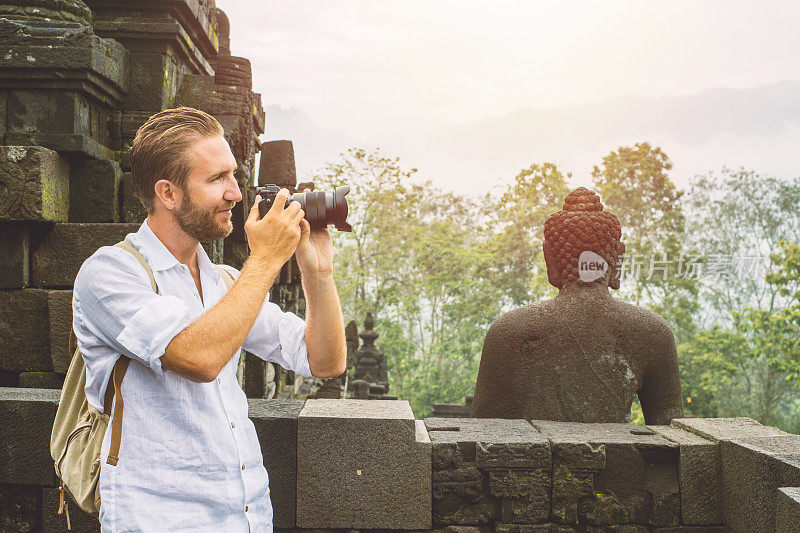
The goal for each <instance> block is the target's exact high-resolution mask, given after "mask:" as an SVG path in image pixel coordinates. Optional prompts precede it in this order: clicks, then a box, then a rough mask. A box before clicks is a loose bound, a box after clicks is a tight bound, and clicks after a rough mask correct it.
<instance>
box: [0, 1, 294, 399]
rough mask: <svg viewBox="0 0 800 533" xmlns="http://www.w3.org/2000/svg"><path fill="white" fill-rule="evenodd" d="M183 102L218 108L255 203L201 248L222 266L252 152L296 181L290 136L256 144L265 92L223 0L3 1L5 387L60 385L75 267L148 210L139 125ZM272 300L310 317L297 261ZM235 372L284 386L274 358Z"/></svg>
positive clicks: (0, 155)
mask: <svg viewBox="0 0 800 533" xmlns="http://www.w3.org/2000/svg"><path fill="white" fill-rule="evenodd" d="M179 105H188V106H192V107H196V108H199V109H202V110H204V111H206V112H208V113H210V114H212V115H213V116H215V117H216V118H217V119H218V120H219V121H220V123H221V124H222V125H223V127H224V129H225V136H226V138H227V140H228V142H229V143H230V146H231V149H232V151H233V154H234V155H235V157H236V160H237V162H238V164H239V169H238V171H237V173H236V178H237V180H238V182H239V185H240V187H241V189H242V194H243V197H244V198H248V200H249V202H244V201H243V202H240V203H239V204H238V205H237V206H236V208H235V209H234V213H233V223H234V228H235V229H234V232H233V233H232V234H231V235H230V236H229V237H228V238H227V239H225V240H224V242H223V241H222V240H220V241H215V242H209V243H204V244H203V246H204V247H205V249H206V250H207V252H208V254H209V256H210V257H211V259H212V261H214V262H215V263H222V262H224V263H227V264H230V265H233V266H235V267H237V268H241V266H242V264H243V263H244V261H245V259H246V258H247V254H248V250H249V249H248V246H247V242H246V235H245V233H244V229H243V224H244V220H245V215H246V214H247V212H248V210H249V205H251V204H252V200H253V194H252V190H251V187H252V185H253V184H254V180H255V176H256V168H255V157H256V153H257V152H258V151H259V150H261V151H262V158H261V169H260V173H259V176H258V178H259V183H262V184H265V183H271V182H278V183H280V184H281V185H284V186H288V187H293V186H294V185H295V174H294V154H293V152H292V146H291V143H290V142H288V141H280V142H274V143H265V144H264V145H260V144H259V140H258V136H259V134H261V133H264V129H265V115H264V111H263V109H262V106H261V95H259V94H256V93H254V92H253V91H252V72H251V68H250V62H249V61H248V60H247V59H246V58H243V57H236V56H233V55H231V49H230V36H229V24H228V20H227V18H226V17H225V14H224V13H223V12H222V11H220V10H219V9H216V7H215V5H214V0H85V1H82V0H10V1H6V2H3V3H2V5H0V386H14V387H16V386H19V387H53V388H58V387H60V386H61V383H62V382H63V378H64V374H65V373H66V370H67V368H68V365H69V362H70V357H71V353H70V351H69V347H68V345H69V330H70V327H71V323H72V316H71V309H72V308H71V299H72V291H71V289H72V285H73V282H74V279H75V276H76V274H77V272H78V269H79V268H80V266H81V264H82V263H83V261H84V260H85V259H86V258H87V257H89V256H90V255H91V254H92V253H94V251H95V250H97V248H99V247H100V246H104V245H112V244H114V243H116V242H118V241H120V240H122V239H123V238H124V237H125V235H126V234H127V233H129V232H135V231H136V230H137V229H138V227H139V224H140V223H141V222H142V221H143V220H144V218H145V213H144V211H143V209H142V206H141V204H140V202H139V200H138V199H137V198H136V197H135V196H134V194H133V187H132V183H131V179H130V173H129V172H128V171H129V166H128V155H127V154H128V150H129V148H130V145H131V142H132V140H133V138H134V136H135V134H136V130H137V129H138V128H139V126H141V124H142V123H143V122H144V121H145V120H146V119H147V118H148V117H149V116H150V115H152V114H153V113H156V112H158V111H161V110H162V109H166V108H170V107H176V106H179ZM271 298H272V299H273V301H275V302H277V303H279V304H280V305H281V306H282V307H283V308H284V309H285V310H291V311H295V312H298V313H299V314H300V315H301V316H303V313H304V302H303V300H302V291H301V290H300V284H299V273H298V271H297V267H296V265H294V264H293V263H289V264H287V265H286V266H285V267H284V269H283V271H282V272H281V274H280V276H279V279H278V280H277V281H276V285H275V286H274V287H273V290H272V291H271ZM240 371H241V372H240V380H241V382H242V385H243V387H244V389H245V392H246V393H247V394H248V396H250V397H265V396H271V395H273V394H274V393H275V387H274V386H272V388H270V381H271V380H272V381H273V382H274V381H275V371H274V368H272V367H271V365H268V364H266V363H265V362H264V361H262V360H260V359H258V358H257V357H255V356H252V355H251V354H245V357H244V358H243V363H242V365H241V366H240ZM288 377H289V381H291V379H292V376H288ZM286 378H287V376H283V380H284V381H286Z"/></svg>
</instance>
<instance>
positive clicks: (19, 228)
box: [0, 222, 31, 289]
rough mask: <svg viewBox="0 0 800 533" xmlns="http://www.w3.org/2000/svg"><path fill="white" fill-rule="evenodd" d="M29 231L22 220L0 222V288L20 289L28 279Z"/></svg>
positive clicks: (25, 284) (25, 285)
mask: <svg viewBox="0 0 800 533" xmlns="http://www.w3.org/2000/svg"><path fill="white" fill-rule="evenodd" d="M30 243H31V239H30V232H29V230H28V226H27V224H25V223H22V222H0V250H3V253H2V254H0V289H22V288H24V287H27V286H28V282H29V281H30V246H31V244H30Z"/></svg>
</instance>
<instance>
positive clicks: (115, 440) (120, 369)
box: [103, 241, 159, 465]
mask: <svg viewBox="0 0 800 533" xmlns="http://www.w3.org/2000/svg"><path fill="white" fill-rule="evenodd" d="M114 246H117V247H119V248H122V249H123V250H125V251H126V252H129V253H130V254H132V255H133V256H134V257H135V258H136V259H137V261H139V263H140V264H141V265H142V267H144V269H145V271H146V272H147V276H148V277H149V278H150V286H151V287H152V288H153V292H155V293H156V294H158V293H159V292H158V285H157V284H156V278H155V277H154V276H153V270H152V269H151V268H150V265H148V264H147V261H145V260H144V257H142V254H140V253H139V250H137V249H136V248H134V247H133V246H132V245H131V244H130V243H129V242H126V241H121V242H118V243H117V244H115V245H114ZM130 362H131V360H130V359H129V358H128V357H127V356H125V355H120V357H119V359H117V362H116V363H115V364H114V370H113V371H112V372H111V378H110V379H109V383H108V385H107V386H106V394H105V399H104V402H103V412H104V413H105V414H106V415H111V404H112V403H113V400H114V396H116V397H117V402H116V404H114V416H112V417H111V447H110V449H109V450H108V459H107V460H106V462H107V463H108V464H110V465H116V464H117V462H118V461H119V447H120V444H121V443H122V413H123V408H124V406H125V402H124V400H123V399H122V378H124V377H125V373H126V372H127V370H128V365H129V364H130Z"/></svg>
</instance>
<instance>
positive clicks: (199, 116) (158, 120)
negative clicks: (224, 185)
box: [130, 107, 224, 213]
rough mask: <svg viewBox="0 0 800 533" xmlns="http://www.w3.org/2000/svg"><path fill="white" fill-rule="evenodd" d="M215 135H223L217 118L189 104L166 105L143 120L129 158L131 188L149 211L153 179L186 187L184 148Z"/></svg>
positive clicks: (153, 185) (153, 189) (152, 197)
mask: <svg viewBox="0 0 800 533" xmlns="http://www.w3.org/2000/svg"><path fill="white" fill-rule="evenodd" d="M215 135H224V130H223V129H222V126H221V125H220V123H219V122H218V121H217V119H215V118H214V117H212V116H211V115H209V114H208V113H205V112H204V111H200V110H199V109H194V108H191V107H177V108H175V109H166V110H164V111H161V112H159V113H156V114H155V115H153V116H151V117H150V118H148V119H147V121H146V122H145V123H144V124H142V126H141V127H140V128H139V129H138V130H137V132H136V138H135V139H134V140H133V147H132V148H131V151H130V162H131V174H132V176H133V188H134V192H135V194H136V196H137V197H138V198H139V200H140V201H141V202H142V205H143V206H144V208H145V209H146V210H147V212H148V213H152V212H153V211H154V210H155V184H156V182H157V181H158V180H162V179H166V180H169V181H171V182H172V183H174V184H175V186H177V187H180V188H181V189H182V190H186V181H187V179H188V177H189V171H190V170H191V168H190V166H189V162H188V161H187V160H186V155H185V152H186V150H187V148H189V146H190V145H191V144H192V143H193V142H194V141H196V140H199V139H202V138H204V137H213V136H215Z"/></svg>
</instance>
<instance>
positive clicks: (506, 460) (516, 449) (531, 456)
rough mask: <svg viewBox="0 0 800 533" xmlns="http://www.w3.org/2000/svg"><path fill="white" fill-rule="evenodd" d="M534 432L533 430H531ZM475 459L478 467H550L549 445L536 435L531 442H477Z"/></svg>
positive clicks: (488, 468) (487, 468)
mask: <svg viewBox="0 0 800 533" xmlns="http://www.w3.org/2000/svg"><path fill="white" fill-rule="evenodd" d="M531 433H532V434H535V432H531ZM475 460H476V463H477V465H478V467H479V468H483V469H486V470H490V469H494V468H537V467H539V468H547V469H548V470H549V469H550V446H548V445H547V443H546V442H544V441H543V439H542V438H541V436H540V435H536V440H535V441H533V442H502V443H498V442H478V443H477V446H476V449H475Z"/></svg>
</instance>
